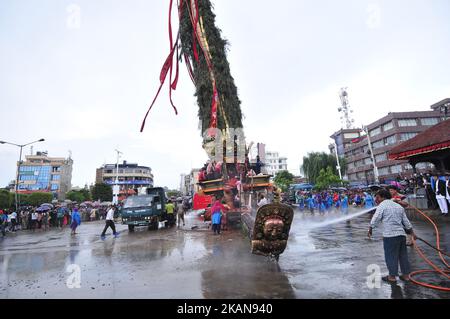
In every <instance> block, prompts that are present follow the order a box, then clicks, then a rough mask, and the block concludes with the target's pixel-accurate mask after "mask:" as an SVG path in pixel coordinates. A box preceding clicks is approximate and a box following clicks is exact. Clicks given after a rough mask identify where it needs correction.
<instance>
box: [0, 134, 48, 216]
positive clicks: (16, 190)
mask: <svg viewBox="0 0 450 319" xmlns="http://www.w3.org/2000/svg"><path fill="white" fill-rule="evenodd" d="M44 141H45V139H43V138H41V139H40V140H37V141H34V142H30V143H27V144H15V143H10V142H5V141H0V144H9V145H13V146H17V147H19V148H20V155H19V165H18V167H17V174H16V186H15V196H14V198H15V200H16V212H17V213H18V211H19V194H18V190H19V170H20V164H22V149H23V148H24V147H25V146H28V145H31V144H34V143H38V142H44Z"/></svg>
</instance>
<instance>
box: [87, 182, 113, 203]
mask: <svg viewBox="0 0 450 319" xmlns="http://www.w3.org/2000/svg"><path fill="white" fill-rule="evenodd" d="M112 198H113V191H112V187H111V186H109V185H107V184H95V185H94V187H93V188H92V199H93V200H100V201H102V202H110V201H112Z"/></svg>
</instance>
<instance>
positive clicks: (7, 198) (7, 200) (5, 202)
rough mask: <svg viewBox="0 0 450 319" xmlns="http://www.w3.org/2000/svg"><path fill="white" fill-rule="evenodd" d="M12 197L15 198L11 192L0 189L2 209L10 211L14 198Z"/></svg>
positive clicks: (0, 207)
mask: <svg viewBox="0 0 450 319" xmlns="http://www.w3.org/2000/svg"><path fill="white" fill-rule="evenodd" d="M11 195H13V196H14V194H12V193H11V192H10V191H9V190H7V189H0V209H8V208H10V207H11V206H12V204H13V200H12V199H13V197H12V196H11Z"/></svg>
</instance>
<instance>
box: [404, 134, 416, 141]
mask: <svg viewBox="0 0 450 319" xmlns="http://www.w3.org/2000/svg"><path fill="white" fill-rule="evenodd" d="M417 134H418V133H402V134H400V141H402V142H403V141H407V140H409V139H411V138H413V137H414V136H416V135H417Z"/></svg>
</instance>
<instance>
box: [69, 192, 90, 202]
mask: <svg viewBox="0 0 450 319" xmlns="http://www.w3.org/2000/svg"><path fill="white" fill-rule="evenodd" d="M66 197H67V199H70V200H71V201H73V202H77V203H82V202H84V201H85V200H86V199H85V197H84V194H83V193H82V192H81V191H70V192H68V193H67V194H66Z"/></svg>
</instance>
